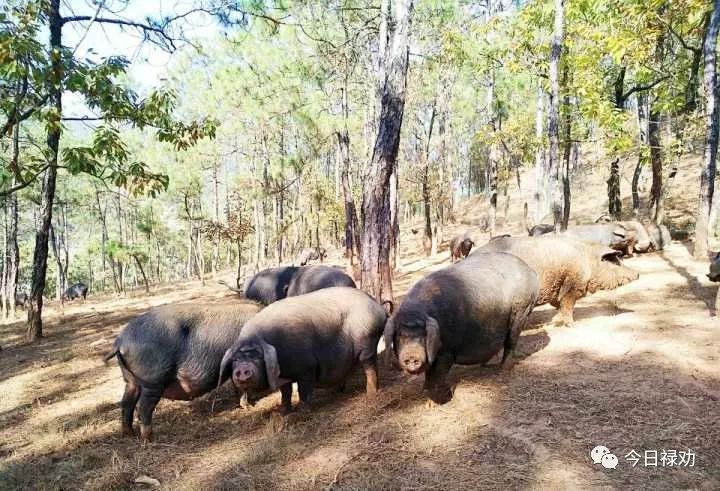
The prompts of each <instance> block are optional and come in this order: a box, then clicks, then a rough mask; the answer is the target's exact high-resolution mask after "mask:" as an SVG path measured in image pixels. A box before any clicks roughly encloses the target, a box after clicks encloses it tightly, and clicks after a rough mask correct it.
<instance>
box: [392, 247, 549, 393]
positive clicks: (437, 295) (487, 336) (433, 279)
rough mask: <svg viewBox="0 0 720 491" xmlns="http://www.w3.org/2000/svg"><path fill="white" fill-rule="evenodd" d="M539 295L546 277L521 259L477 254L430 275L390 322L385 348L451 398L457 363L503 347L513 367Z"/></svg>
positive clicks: (489, 354)
mask: <svg viewBox="0 0 720 491" xmlns="http://www.w3.org/2000/svg"><path fill="white" fill-rule="evenodd" d="M537 296H538V277H537V274H536V273H535V272H534V271H533V270H532V269H530V267H529V266H528V265H527V264H525V263H524V262H523V261H522V260H521V259H519V258H517V257H515V256H512V255H510V254H505V253H486V254H480V253H475V254H473V255H471V256H468V257H467V258H466V259H465V260H464V261H461V262H459V263H456V264H453V265H452V266H448V267H446V268H443V269H441V270H439V271H435V272H434V273H431V274H429V275H428V276H426V277H425V278H423V279H422V280H420V281H418V282H417V283H416V284H415V285H414V286H413V287H412V288H411V289H410V291H409V292H408V294H407V296H406V297H405V299H404V301H403V303H402V304H401V305H400V308H399V309H398V310H397V312H396V313H395V315H394V316H393V317H392V319H390V320H389V321H388V322H387V325H386V329H385V346H386V347H387V349H390V347H392V348H393V349H394V352H395V354H396V355H397V357H398V361H399V363H400V367H401V368H402V369H403V370H405V371H406V372H408V373H411V374H417V373H423V372H424V373H425V389H426V391H427V392H428V395H429V396H430V398H431V399H432V400H433V401H435V402H437V403H440V404H442V403H445V402H448V401H449V400H450V399H451V398H452V392H451V390H450V387H449V386H448V384H447V382H446V377H447V374H448V372H449V371H450V367H451V366H452V365H453V364H454V363H459V364H462V365H468V364H477V363H486V362H487V361H489V360H490V359H491V358H492V357H493V356H495V354H496V353H498V352H499V351H500V350H501V349H504V351H503V357H502V363H503V365H505V363H506V362H507V360H508V358H509V357H510V356H511V354H512V352H513V349H514V348H515V345H516V343H517V340H518V336H519V335H520V331H521V329H522V328H523V326H524V325H525V322H526V321H527V318H528V316H529V315H530V312H532V309H533V307H534V305H535V301H536V299H537Z"/></svg>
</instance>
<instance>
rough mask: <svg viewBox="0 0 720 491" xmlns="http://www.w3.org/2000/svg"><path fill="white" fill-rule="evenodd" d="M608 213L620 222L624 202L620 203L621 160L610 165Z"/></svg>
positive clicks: (616, 160)
mask: <svg viewBox="0 0 720 491" xmlns="http://www.w3.org/2000/svg"><path fill="white" fill-rule="evenodd" d="M607 193H608V213H610V216H611V217H613V219H614V220H620V218H621V214H622V201H620V159H615V160H613V161H612V162H611V163H610V177H608V180H607Z"/></svg>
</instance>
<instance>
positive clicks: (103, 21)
mask: <svg viewBox="0 0 720 491" xmlns="http://www.w3.org/2000/svg"><path fill="white" fill-rule="evenodd" d="M85 21H91V22H97V23H99V24H115V25H119V26H126V27H134V28H136V29H140V30H141V31H143V32H145V34H146V35H147V33H148V32H154V33H156V34H159V35H160V37H162V38H164V39H165V40H166V41H167V42H168V45H169V46H170V48H172V50H175V49H177V47H176V46H175V41H176V40H175V39H174V38H173V37H172V36H170V35H169V34H168V33H166V32H165V29H164V27H167V24H166V25H165V26H164V27H157V26H151V25H149V24H141V23H140V22H133V21H129V20H123V19H109V18H107V17H96V16H92V15H73V16H70V17H63V18H62V21H61V22H62V24H63V25H64V24H67V23H68V22H85Z"/></svg>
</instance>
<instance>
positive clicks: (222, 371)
mask: <svg viewBox="0 0 720 491" xmlns="http://www.w3.org/2000/svg"><path fill="white" fill-rule="evenodd" d="M232 355H233V349H232V348H228V349H227V351H225V355H223V359H222V361H221V362H220V373H219V374H218V384H217V386H218V388H219V387H220V386H221V385H222V383H223V380H225V378H226V377H225V372H226V371H227V369H228V366H227V365H228V363H230V360H231V359H232Z"/></svg>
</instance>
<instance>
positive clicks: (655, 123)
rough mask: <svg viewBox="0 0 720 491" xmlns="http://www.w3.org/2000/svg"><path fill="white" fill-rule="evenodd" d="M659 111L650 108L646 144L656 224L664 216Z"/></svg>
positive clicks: (652, 205) (654, 106)
mask: <svg viewBox="0 0 720 491" xmlns="http://www.w3.org/2000/svg"><path fill="white" fill-rule="evenodd" d="M661 117H662V116H661V113H660V110H659V108H658V107H657V106H656V105H653V106H652V107H651V108H650V120H649V121H648V145H650V166H651V168H652V186H651V187H650V208H651V210H652V212H651V215H652V219H653V222H655V223H657V224H658V225H659V224H661V223H662V221H663V218H664V210H663V199H662V197H663V172H662V171H663V148H662V135H661V133H660V119H661Z"/></svg>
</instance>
